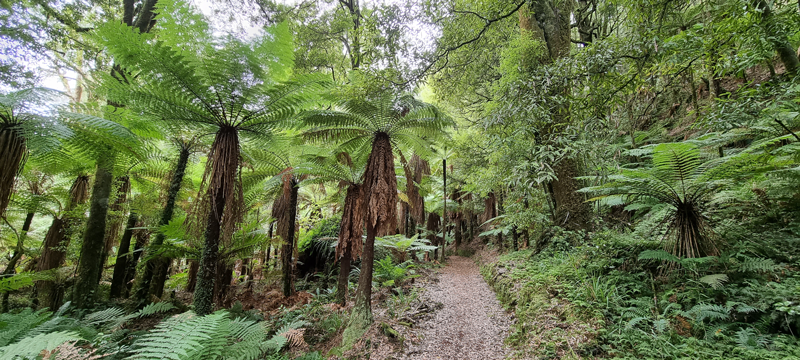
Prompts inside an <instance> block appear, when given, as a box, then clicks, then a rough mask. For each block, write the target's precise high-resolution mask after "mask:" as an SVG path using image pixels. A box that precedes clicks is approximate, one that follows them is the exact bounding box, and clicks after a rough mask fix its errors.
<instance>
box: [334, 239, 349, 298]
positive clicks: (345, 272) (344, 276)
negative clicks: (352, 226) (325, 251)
mask: <svg viewBox="0 0 800 360" xmlns="http://www.w3.org/2000/svg"><path fill="white" fill-rule="evenodd" d="M351 256H352V255H351V254H350V247H349V246H348V247H347V248H346V250H345V251H344V253H343V254H342V258H341V259H339V279H338V281H337V284H336V303H337V304H339V305H341V306H345V305H347V288H348V285H349V283H350V281H349V279H350V257H351Z"/></svg>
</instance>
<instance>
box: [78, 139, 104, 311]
mask: <svg viewBox="0 0 800 360" xmlns="http://www.w3.org/2000/svg"><path fill="white" fill-rule="evenodd" d="M113 168H114V157H113V154H103V155H101V156H100V159H99V160H98V162H97V173H96V174H95V180H94V187H93V188H92V199H91V207H90V208H89V220H88V221H87V222H86V231H85V232H84V234H83V245H82V246H81V255H80V256H81V257H80V263H79V264H78V270H77V272H78V278H77V281H76V282H75V286H74V288H73V293H72V303H73V304H74V305H75V307H76V308H78V309H85V308H89V307H91V306H92V305H93V304H94V301H95V299H96V296H97V285H98V283H99V282H100V275H101V273H100V264H99V263H100V262H101V261H102V260H103V254H102V253H103V249H104V247H105V242H104V241H103V240H104V239H105V234H106V216H107V215H108V198H109V196H110V195H111V187H112V184H113V180H114V177H113V176H112V170H113Z"/></svg>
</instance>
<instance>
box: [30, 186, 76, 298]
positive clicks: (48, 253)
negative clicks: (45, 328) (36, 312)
mask: <svg viewBox="0 0 800 360" xmlns="http://www.w3.org/2000/svg"><path fill="white" fill-rule="evenodd" d="M88 198H89V177H88V176H85V175H81V176H78V177H77V178H76V179H75V181H74V182H73V183H72V187H71V188H70V198H69V201H68V202H67V208H66V209H65V210H64V213H63V214H62V215H61V216H60V217H59V216H56V217H54V218H53V222H52V224H51V225H50V228H49V229H48V230H47V234H46V235H45V237H44V244H42V247H43V250H42V255H41V256H40V257H39V263H38V264H37V267H36V270H37V271H40V272H42V271H48V270H53V269H57V268H58V267H60V266H61V265H62V264H63V263H64V260H65V258H66V256H67V253H66V250H67V247H68V246H69V242H70V240H71V238H72V232H71V226H72V223H74V222H75V220H76V219H75V215H74V214H72V213H71V212H72V211H73V210H74V209H75V207H76V206H78V205H79V204H83V203H85V202H86V201H87V200H88ZM63 290H64V289H63V287H62V286H61V284H59V283H57V282H56V281H52V280H40V281H37V282H36V295H37V297H38V302H39V307H46V308H50V309H57V308H58V307H59V306H61V301H62V300H63V298H64V294H63Z"/></svg>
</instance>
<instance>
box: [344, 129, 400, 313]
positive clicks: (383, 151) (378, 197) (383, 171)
mask: <svg viewBox="0 0 800 360" xmlns="http://www.w3.org/2000/svg"><path fill="white" fill-rule="evenodd" d="M363 186H364V189H363V194H364V206H365V211H366V217H365V219H364V220H365V221H366V229H367V239H366V243H365V244H364V251H363V253H362V255H361V275H360V276H359V279H358V290H357V291H356V296H355V297H356V298H355V308H354V310H353V312H354V314H353V316H354V319H355V318H359V319H361V320H364V321H366V322H369V323H371V322H372V310H371V306H372V267H373V263H372V262H373V261H374V257H375V237H376V236H380V235H383V234H386V233H388V231H390V230H393V229H395V228H397V206H396V204H397V178H396V175H395V171H394V156H393V154H392V144H391V142H390V141H389V136H388V135H387V134H385V133H378V134H376V135H375V139H374V140H373V141H372V152H370V154H369V159H368V160H367V168H366V170H365V171H364V184H363Z"/></svg>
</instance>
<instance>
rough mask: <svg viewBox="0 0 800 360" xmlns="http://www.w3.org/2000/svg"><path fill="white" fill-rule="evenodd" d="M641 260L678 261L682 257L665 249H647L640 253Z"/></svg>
mask: <svg viewBox="0 0 800 360" xmlns="http://www.w3.org/2000/svg"><path fill="white" fill-rule="evenodd" d="M639 260H658V261H669V262H674V263H677V262H679V261H680V260H681V259H680V258H679V257H677V256H675V255H672V254H670V253H668V252H666V251H664V250H645V251H642V252H641V253H640V254H639Z"/></svg>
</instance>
